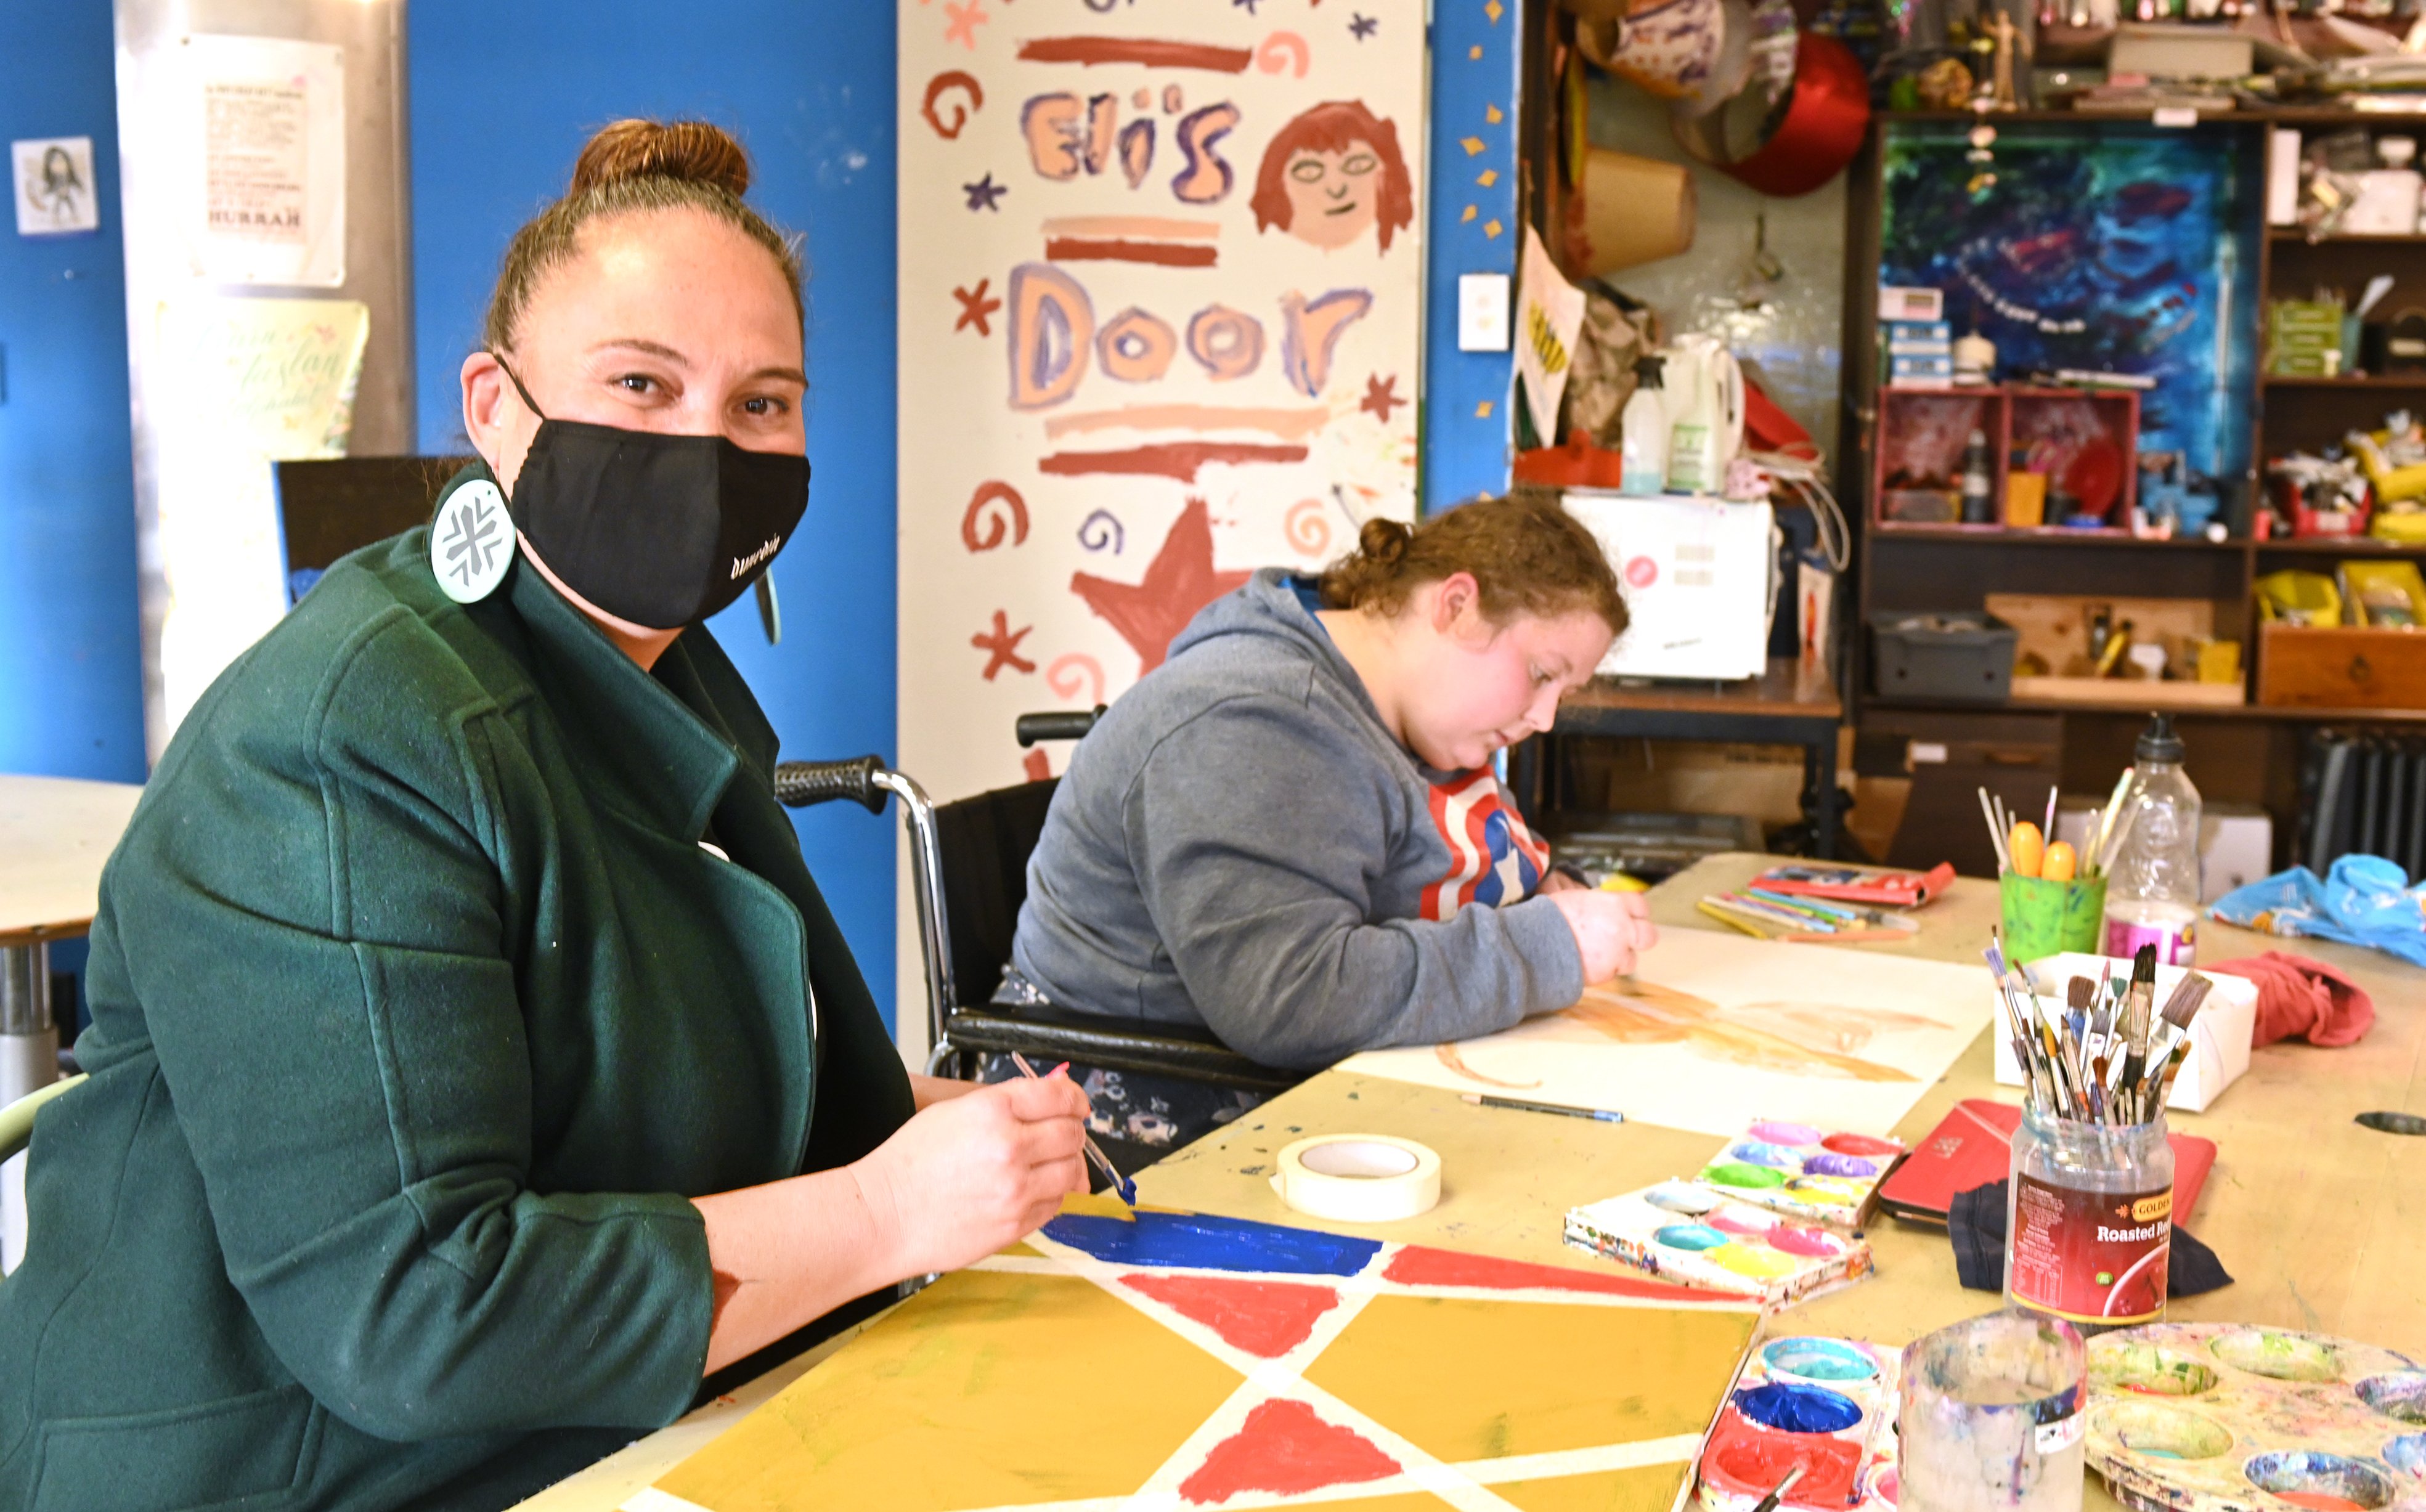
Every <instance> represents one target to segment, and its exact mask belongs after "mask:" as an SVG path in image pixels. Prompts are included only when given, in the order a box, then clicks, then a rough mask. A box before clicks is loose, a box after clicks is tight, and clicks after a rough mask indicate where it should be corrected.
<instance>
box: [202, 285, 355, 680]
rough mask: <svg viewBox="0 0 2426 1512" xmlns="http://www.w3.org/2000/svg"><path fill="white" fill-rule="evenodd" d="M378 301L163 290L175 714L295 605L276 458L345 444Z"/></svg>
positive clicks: (338, 453) (338, 450) (319, 453)
mask: <svg viewBox="0 0 2426 1512" xmlns="http://www.w3.org/2000/svg"><path fill="white" fill-rule="evenodd" d="M369 335H370V307H369V306H368V305H365V304H364V303H363V302H362V301H360V300H357V299H223V298H194V299H188V300H182V301H177V302H174V303H169V304H164V305H162V306H161V307H160V313H159V347H158V350H159V353H160V361H161V363H162V367H163V370H164V371H165V372H166V373H167V374H168V375H169V376H170V385H171V388H170V392H173V393H175V394H179V395H180V402H179V403H177V404H176V405H173V406H164V407H163V408H162V411H161V429H160V470H159V478H160V482H159V488H160V502H159V526H158V529H159V540H160V545H161V555H162V556H163V558H164V559H165V560H166V561H167V562H168V563H169V567H168V589H169V597H170V603H169V606H168V613H167V617H166V619H164V620H163V621H162V624H161V630H160V678H161V700H162V703H163V706H164V708H165V710H166V712H167V716H168V719H169V722H170V728H174V727H175V725H176V724H178V723H179V722H182V721H183V720H184V718H185V716H186V710H187V709H189V708H191V707H192V706H193V703H194V700H196V699H198V698H200V697H202V690H203V689H204V688H206V687H208V686H209V685H210V683H211V680H212V679H213V678H215V677H217V676H218V674H219V673H220V671H221V670H222V669H224V668H226V667H227V665H228V663H230V662H232V661H234V660H235V658H236V657H237V656H238V655H239V654H241V653H242V652H243V651H244V650H245V649H246V648H247V647H249V646H251V644H252V643H253V642H254V641H255V640H258V639H259V638H260V637H261V635H263V634H264V633H265V632H266V631H267V630H268V629H269V627H270V626H272V625H274V624H276V623H277V622H278V619H279V617H280V616H282V615H283V614H284V613H285V612H286V583H285V579H284V577H283V575H282V574H283V569H282V564H283V562H284V561H285V559H286V554H285V551H284V549H283V547H282V545H281V544H280V536H279V528H278V504H277V498H276V495H275V493H274V491H272V488H271V481H270V468H269V464H270V463H271V462H273V461H290V460H296V459H299V458H317V457H343V456H345V455H346V448H347V443H348V440H349V439H350V436H351V432H352V429H353V412H354V394H355V390H356V389H357V387H358V386H359V385H360V384H361V382H362V373H363V346H364V342H365V341H367V339H368V338H369Z"/></svg>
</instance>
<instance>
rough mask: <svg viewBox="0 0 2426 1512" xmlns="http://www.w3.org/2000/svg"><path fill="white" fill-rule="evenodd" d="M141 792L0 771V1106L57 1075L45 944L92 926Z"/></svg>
mask: <svg viewBox="0 0 2426 1512" xmlns="http://www.w3.org/2000/svg"><path fill="white" fill-rule="evenodd" d="M141 796H143V790H142V789H141V788H140V787H137V786H134V785H132V784H129V783H124V782H79V781H74V780H69V779H65V778H53V777H0V1107H5V1106H7V1105H8V1103H11V1102H15V1101H17V1099H19V1098H21V1097H24V1095H25V1094H26V1093H28V1092H32V1091H35V1090H38V1089H39V1088H41V1087H45V1086H50V1085H51V1083H53V1082H54V1081H57V1079H58V1074H59V1063H58V1050H59V1037H58V1030H57V1024H56V1021H55V1020H54V1019H53V1016H52V1008H51V975H50V944H51V941H55V940H73V939H74V938H76V937H77V936H79V935H81V934H83V933H84V932H85V931H86V930H87V929H89V928H90V927H92V915H93V910H94V909H98V908H99V907H100V906H101V868H102V865H103V863H104V862H105V861H108V860H109V853H110V852H111V851H113V850H115V849H117V848H118V837H119V836H121V835H122V834H124V833H125V832H126V821H127V820H128V819H129V818H130V817H132V816H133V814H134V812H135V803H136V800H137V798H140V797H141ZM24 1169H25V1166H24V1159H23V1157H20V1158H18V1159H16V1160H12V1161H10V1162H8V1166H6V1167H5V1171H4V1172H0V1267H4V1266H5V1264H6V1263H7V1262H8V1259H9V1258H10V1257H13V1256H14V1255H15V1254H16V1252H17V1248H18V1246H19V1245H20V1244H22V1243H23V1235H24Z"/></svg>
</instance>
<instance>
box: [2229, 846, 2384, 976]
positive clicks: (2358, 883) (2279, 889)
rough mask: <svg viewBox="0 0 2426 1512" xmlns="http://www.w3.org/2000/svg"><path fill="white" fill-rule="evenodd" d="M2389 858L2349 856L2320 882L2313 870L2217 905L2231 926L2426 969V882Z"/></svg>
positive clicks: (2238, 891)
mask: <svg viewBox="0 0 2426 1512" xmlns="http://www.w3.org/2000/svg"><path fill="white" fill-rule="evenodd" d="M2408 881H2409V877H2408V874H2407V873H2405V872H2403V871H2402V869H2401V868H2400V867H2398V866H2396V865H2394V864H2393V863H2392V862H2390V861H2386V860H2385V859H2384V858H2383V857H2381V856H2344V857H2343V858H2341V859H2340V860H2339V861H2336V862H2334V864H2333V867H2332V869H2331V870H2330V871H2328V872H2327V873H2326V874H2325V877H2324V878H2323V880H2321V881H2320V880H2319V879H2318V877H2317V874H2316V873H2314V872H2312V871H2310V870H2308V869H2307V868H2306V867H2305V866H2294V867H2292V868H2291V869H2290V870H2289V871H2288V872H2277V873H2275V874H2274V875H2273V876H2272V877H2267V878H2265V879H2264V880H2263V881H2257V882H2252V883H2250V884H2249V885H2248V886H2246V887H2237V888H2234V889H2233V890H2232V891H2231V892H2229V893H2225V894H2224V896H2222V897H2220V898H2218V899H2216V900H2215V909H2214V911H2215V916H2216V917H2217V918H2219V919H2222V920H2223V921H2224V923H2226V924H2237V925H2240V926H2241V927H2242V928H2244V929H2256V930H2260V931H2262V932H2264V933H2266V934H2270V935H2289V936H2301V935H2305V936H2309V937H2311V938H2314V939H2317V940H2338V941H2341V942H2342V943H2344V944H2346V945H2366V946H2368V947H2369V948H2370V949H2373V950H2380V951H2383V952H2385V953H2386V955H2391V956H2398V957H2401V958H2402V960H2405V961H2407V962H2409V963H2410V964H2411V965H2413V966H2426V882H2420V883H2419V884H2418V886H2416V887H2410V886H2408V885H2407V884H2408Z"/></svg>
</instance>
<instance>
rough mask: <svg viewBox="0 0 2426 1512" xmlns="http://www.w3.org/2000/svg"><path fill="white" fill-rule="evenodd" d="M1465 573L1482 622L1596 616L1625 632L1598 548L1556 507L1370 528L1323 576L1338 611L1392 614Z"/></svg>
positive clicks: (1462, 508)
mask: <svg viewBox="0 0 2426 1512" xmlns="http://www.w3.org/2000/svg"><path fill="white" fill-rule="evenodd" d="M1460 572H1465V573H1469V574H1471V575H1472V576H1473V578H1474V581H1475V584H1476V586H1477V587H1479V588H1480V590H1481V599H1482V613H1483V617H1484V618H1485V619H1489V620H1490V621H1491V622H1492V623H1493V624H1496V625H1504V624H1506V623H1508V622H1509V621H1510V620H1512V619H1515V618H1517V617H1518V616H1520V615H1528V614H1530V615H1537V616H1540V617H1542V618H1545V619H1556V618H1557V617H1559V616H1560V615H1564V614H1573V613H1576V612H1577V611H1578V610H1580V611H1583V612H1586V613H1589V614H1595V615H1598V616H1599V617H1600V618H1601V619H1602V621H1603V622H1604V623H1606V624H1607V625H1608V626H1609V634H1610V635H1624V634H1625V620H1626V614H1625V598H1624V596H1623V595H1621V594H1620V593H1619V592H1618V587H1617V574H1616V573H1615V572H1613V571H1610V570H1609V558H1608V557H1607V556H1605V555H1602V554H1601V549H1600V542H1599V541H1597V540H1594V539H1593V534H1592V532H1591V531H1589V530H1586V529H1585V528H1584V527H1583V526H1582V525H1581V524H1579V523H1577V521H1576V518H1575V517H1574V516H1573V515H1570V514H1569V513H1567V511H1566V510H1565V509H1564V508H1563V507H1561V505H1560V504H1559V502H1558V501H1557V500H1556V499H1544V498H1531V497H1527V498H1517V499H1476V500H1474V501H1473V502H1472V503H1469V504H1461V505H1459V506H1458V507H1455V508H1453V509H1449V510H1447V511H1444V512H1443V513H1440V514H1436V515H1434V516H1432V517H1431V519H1429V520H1427V521H1424V522H1423V523H1421V524H1418V525H1415V526H1414V527H1413V528H1410V527H1408V526H1406V525H1402V524H1400V523H1399V522H1397V521H1395V520H1367V521H1366V522H1365V525H1364V528H1363V529H1361V530H1359V531H1358V532H1357V533H1356V549H1355V550H1354V551H1352V552H1350V553H1349V554H1348V555H1345V556H1342V557H1341V558H1339V560H1337V561H1335V562H1334V563H1332V564H1331V565H1330V566H1329V567H1328V568H1326V569H1324V570H1323V573H1322V602H1323V604H1324V606H1325V607H1327V608H1332V609H1367V610H1370V611H1372V612H1373V613H1375V614H1382V615H1395V614H1397V613H1398V612H1399V610H1400V609H1403V608H1405V607H1406V604H1407V597H1408V595H1409V594H1411V593H1413V592H1414V591H1415V589H1417V588H1419V587H1423V586H1424V585H1425V584H1427V583H1438V582H1440V581H1442V580H1443V579H1446V578H1449V577H1453V576H1455V575H1456V574H1457V573H1460Z"/></svg>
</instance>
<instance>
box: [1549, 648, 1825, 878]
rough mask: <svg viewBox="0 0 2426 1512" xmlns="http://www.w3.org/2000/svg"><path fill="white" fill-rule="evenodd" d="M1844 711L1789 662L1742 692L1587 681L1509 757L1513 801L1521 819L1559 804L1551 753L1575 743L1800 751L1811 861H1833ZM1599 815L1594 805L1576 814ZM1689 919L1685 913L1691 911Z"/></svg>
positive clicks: (1816, 672)
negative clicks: (1720, 744) (1689, 743)
mask: <svg viewBox="0 0 2426 1512" xmlns="http://www.w3.org/2000/svg"><path fill="white" fill-rule="evenodd" d="M1844 714H1845V709H1844V704H1843V702H1842V701H1841V700H1838V699H1837V697H1836V684H1834V683H1833V682H1831V681H1830V679H1829V677H1828V675H1827V673H1826V672H1825V671H1824V670H1822V669H1821V668H1817V667H1814V666H1812V665H1810V664H1808V663H1806V662H1803V661H1802V660H1800V659H1798V658H1793V657H1777V658H1773V659H1771V662H1770V664H1769V670H1768V671H1767V672H1766V673H1764V674H1762V675H1761V676H1759V677H1756V678H1751V679H1748V680H1747V681H1744V682H1741V683H1654V684H1642V685H1639V686H1637V685H1629V684H1625V683H1622V682H1620V681H1618V680H1616V679H1614V678H1606V677H1602V678H1594V679H1593V681H1592V683H1591V684H1590V685H1588V686H1586V687H1583V688H1580V689H1577V691H1576V692H1574V693H1571V694H1569V695H1568V696H1567V697H1566V698H1565V699H1563V700H1561V701H1560V703H1559V719H1558V723H1557V724H1556V725H1554V726H1553V727H1552V728H1551V730H1550V732H1549V733H1548V734H1546V735H1543V736H1539V737H1537V738H1535V739H1533V740H1528V741H1527V742H1526V743H1525V744H1524V745H1523V746H1521V747H1519V748H1517V751H1516V773H1515V788H1516V794H1517V798H1518V801H1519V803H1520V804H1521V806H1522V807H1523V808H1524V810H1525V812H1526V813H1527V814H1528V816H1533V817H1539V816H1540V815H1541V814H1543V813H1544V812H1548V811H1551V810H1556V809H1559V808H1561V807H1563V806H1565V805H1566V804H1567V802H1568V801H1569V798H1570V795H1567V794H1564V793H1561V791H1560V778H1561V766H1560V763H1559V746H1560V743H1561V741H1562V740H1565V739H1568V738H1570V737H1574V736H1597V737H1601V738H1604V739H1606V738H1609V737H1619V738H1633V739H1642V740H1705V741H1739V742H1743V743H1745V744H1750V745H1764V746H1800V747H1802V748H1803V817H1804V818H1805V819H1806V820H1808V821H1809V822H1810V825H1811V829H1812V834H1813V837H1814V841H1815V846H1814V848H1815V853H1816V854H1818V855H1820V856H1821V857H1833V856H1835V855H1836V828H1837V821H1838V818H1839V814H1838V804H1837V795H1836V730H1837V726H1838V725H1840V724H1841V723H1842V722H1843V720H1844ZM1576 807H1578V808H1584V809H1598V808H1601V807H1602V804H1601V803H1600V802H1599V801H1598V800H1596V799H1595V800H1592V801H1586V802H1581V803H1577V804H1576ZM1689 911H1690V910H1689Z"/></svg>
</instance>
